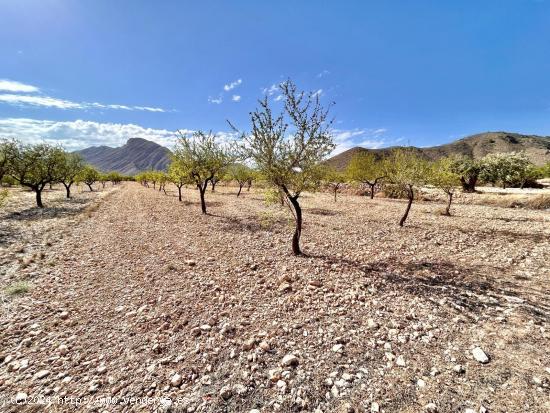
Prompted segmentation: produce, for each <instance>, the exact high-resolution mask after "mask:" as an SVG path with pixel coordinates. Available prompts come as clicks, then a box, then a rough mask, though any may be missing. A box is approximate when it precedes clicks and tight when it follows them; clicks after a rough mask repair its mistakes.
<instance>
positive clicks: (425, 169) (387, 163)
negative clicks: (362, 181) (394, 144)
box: [383, 149, 430, 227]
mask: <svg viewBox="0 0 550 413" xmlns="http://www.w3.org/2000/svg"><path fill="white" fill-rule="evenodd" d="M383 168H384V175H385V176H386V177H387V178H388V180H389V182H390V183H391V184H393V185H396V186H397V187H399V188H400V189H401V190H403V191H404V192H405V193H406V194H407V199H408V202H407V208H406V209H405V213H404V214H403V216H402V217H401V220H400V221H399V226H400V227H402V226H403V225H404V224H405V221H406V220H407V217H408V216H409V212H410V210H411V206H412V204H413V201H414V192H415V188H417V187H419V186H421V185H424V184H425V183H426V182H427V181H428V179H429V172H430V164H429V163H428V162H427V161H426V160H424V159H422V158H421V157H420V156H418V154H416V153H415V152H413V151H411V150H408V149H395V150H393V151H392V152H391V154H390V155H389V156H388V157H387V158H386V159H385V160H384V165H383Z"/></svg>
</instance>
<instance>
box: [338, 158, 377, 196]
mask: <svg viewBox="0 0 550 413" xmlns="http://www.w3.org/2000/svg"><path fill="white" fill-rule="evenodd" d="M346 172H347V174H348V176H349V178H350V179H351V180H352V181H356V182H359V183H361V184H363V185H368V186H369V188H370V199H374V194H375V191H376V188H377V187H378V186H379V185H380V182H381V181H382V180H383V179H384V171H383V168H382V162H381V161H379V160H377V159H376V156H375V155H374V154H373V153H370V152H363V153H358V154H356V155H355V156H353V158H351V161H350V163H349V165H348V167H347V171H346Z"/></svg>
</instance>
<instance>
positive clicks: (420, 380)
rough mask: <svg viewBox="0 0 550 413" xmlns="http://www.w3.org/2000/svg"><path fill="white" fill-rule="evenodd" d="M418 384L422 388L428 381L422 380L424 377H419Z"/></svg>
mask: <svg viewBox="0 0 550 413" xmlns="http://www.w3.org/2000/svg"><path fill="white" fill-rule="evenodd" d="M416 385H417V386H418V387H420V388H421V389H423V388H424V387H426V382H425V381H424V380H422V379H418V380H417V381H416Z"/></svg>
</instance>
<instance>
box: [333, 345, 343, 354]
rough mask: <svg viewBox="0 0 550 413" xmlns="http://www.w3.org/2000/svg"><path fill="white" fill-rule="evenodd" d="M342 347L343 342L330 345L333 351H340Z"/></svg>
mask: <svg viewBox="0 0 550 413" xmlns="http://www.w3.org/2000/svg"><path fill="white" fill-rule="evenodd" d="M343 349H344V345H343V344H335V345H334V346H332V351H334V352H335V353H341V352H342V351H343Z"/></svg>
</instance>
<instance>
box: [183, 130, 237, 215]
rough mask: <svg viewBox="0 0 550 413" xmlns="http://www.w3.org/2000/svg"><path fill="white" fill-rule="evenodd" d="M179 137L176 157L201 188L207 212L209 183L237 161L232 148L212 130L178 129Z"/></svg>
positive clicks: (202, 205) (204, 207)
mask: <svg viewBox="0 0 550 413" xmlns="http://www.w3.org/2000/svg"><path fill="white" fill-rule="evenodd" d="M178 133H179V138H178V140H177V142H176V145H175V148H174V159H175V160H176V162H177V163H179V164H180V165H181V166H182V167H183V169H185V170H188V171H189V176H190V178H191V180H192V181H193V183H194V184H195V185H196V187H197V189H198V190H199V194H200V200H201V211H202V213H203V214H206V201H205V198H204V196H205V192H206V188H207V187H208V184H209V183H210V182H211V181H212V179H214V178H215V177H216V176H219V174H220V172H221V171H223V170H224V168H226V167H227V166H229V165H230V164H231V163H233V162H234V161H235V154H234V153H233V151H232V148H231V147H229V146H224V145H222V144H221V143H220V142H218V140H217V138H216V135H215V134H213V133H212V132H208V133H206V132H203V131H200V130H199V131H197V132H194V133H192V134H191V135H185V134H183V133H182V132H180V131H178Z"/></svg>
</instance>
